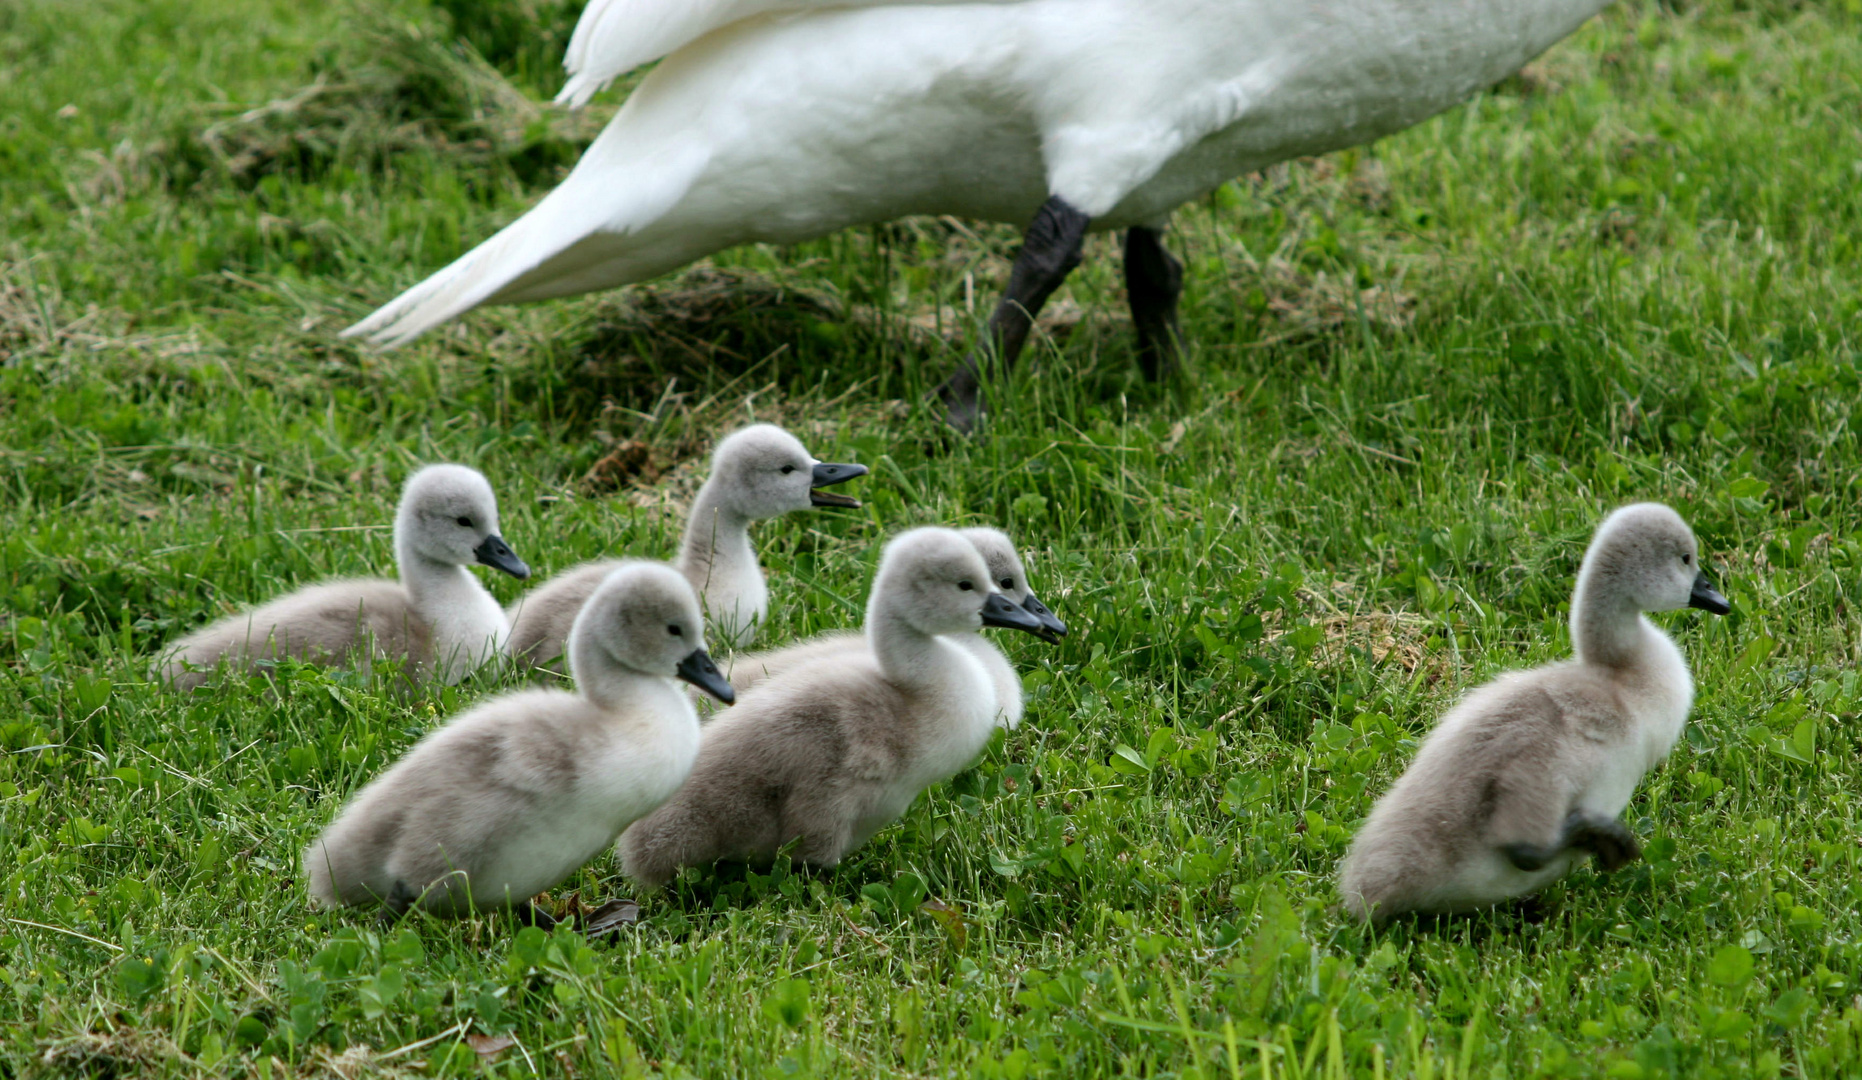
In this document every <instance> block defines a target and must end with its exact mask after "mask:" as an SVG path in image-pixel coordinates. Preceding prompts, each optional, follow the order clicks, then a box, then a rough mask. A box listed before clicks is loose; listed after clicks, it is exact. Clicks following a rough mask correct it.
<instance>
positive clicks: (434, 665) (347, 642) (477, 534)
mask: <svg viewBox="0 0 1862 1080" xmlns="http://www.w3.org/2000/svg"><path fill="white" fill-rule="evenodd" d="M394 551H395V557H396V560H397V561H398V562H399V564H400V571H401V580H400V581H398V582H395V581H382V580H374V579H354V580H343V581H331V582H326V583H324V584H321V585H313V586H311V587H309V588H305V589H299V590H298V591H296V592H294V593H291V594H289V595H287V596H282V597H279V598H278V599H276V600H273V601H270V602H269V603H266V604H261V605H260V606H258V607H256V608H253V609H252V610H250V611H245V612H241V613H240V614H237V615H230V616H228V617H226V618H224V619H221V620H219V621H218V622H215V623H213V624H211V625H209V626H207V627H205V628H204V629H201V630H197V631H195V632H194V633H192V634H189V635H188V636H187V637H184V638H182V639H181V640H180V641H177V642H175V643H174V644H173V645H171V646H169V647H168V649H167V650H166V651H165V652H164V653H163V659H162V662H161V664H160V666H159V667H158V669H157V672H158V674H159V676H160V677H161V678H163V679H164V680H166V681H168V682H170V683H172V684H173V685H174V686H176V687H177V688H180V689H184V690H191V689H193V688H195V687H197V686H200V685H202V684H204V683H206V682H207V681H208V680H209V679H211V678H212V677H213V674H214V671H215V669H216V668H218V667H219V666H220V665H221V663H223V662H225V663H230V664H235V665H237V666H239V667H241V668H244V669H250V668H254V667H258V666H260V665H263V664H266V663H269V662H272V661H276V660H277V659H279V658H281V657H286V656H290V657H296V658H297V659H300V660H305V661H309V662H311V663H317V664H326V665H336V664H341V663H344V662H347V661H348V660H350V659H351V658H352V657H359V658H360V659H361V661H362V663H364V664H367V663H368V662H370V661H371V660H385V659H402V660H405V661H407V665H408V673H409V674H410V675H411V676H412V677H414V678H416V679H418V678H422V677H425V675H427V674H428V673H430V672H437V674H438V676H439V677H440V678H441V679H442V680H443V681H445V682H447V683H456V682H458V681H459V680H461V679H463V678H465V677H466V676H467V675H469V674H471V673H472V671H473V670H475V669H476V668H477V667H478V666H479V665H481V664H483V663H484V662H485V661H486V660H488V659H491V658H492V657H495V656H499V655H501V654H502V650H503V647H504V640H505V637H506V635H508V634H509V632H510V625H509V624H508V623H507V622H506V621H505V618H504V611H503V610H502V609H501V608H499V606H498V602H497V601H496V600H495V599H493V598H492V595H491V594H490V593H489V592H487V591H485V587H484V586H483V585H481V584H479V581H478V579H477V578H475V577H473V576H472V573H471V571H469V570H467V569H466V567H467V566H469V565H471V564H473V563H482V564H484V565H486V566H491V567H495V568H497V569H499V570H502V571H504V572H505V573H507V574H510V575H511V576H513V577H517V578H526V577H529V576H530V568H529V567H527V566H525V565H524V562H523V560H522V559H519V558H518V557H517V556H516V554H514V553H513V552H512V551H511V549H510V547H509V546H508V545H507V544H505V542H504V538H503V537H501V536H499V535H498V500H497V498H496V496H494V495H493V494H492V491H491V485H490V484H489V483H487V482H486V480H485V477H484V476H483V475H481V474H480V473H479V472H478V470H476V469H471V468H467V467H466V466H464V465H429V466H427V467H426V468H424V469H421V470H420V471H419V472H417V473H415V474H414V475H413V476H411V477H409V478H408V481H407V486H406V487H405V488H404V489H403V490H402V494H401V504H400V508H399V509H398V511H397V512H396V514H395V519H394Z"/></svg>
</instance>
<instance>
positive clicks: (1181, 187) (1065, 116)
mask: <svg viewBox="0 0 1862 1080" xmlns="http://www.w3.org/2000/svg"><path fill="white" fill-rule="evenodd" d="M1607 2H1608V0H1335V2H1333V3H1325V4H1320V3H1301V4H1287V3H1282V2H1280V0H1019V2H1012V3H967V4H927V3H919V4H911V5H882V6H868V7H857V8H830V9H819V8H818V9H812V10H800V11H783V10H779V9H780V8H781V7H782V6H785V5H784V4H782V3H781V2H780V0H778V2H777V3H771V2H770V0H711V2H708V3H699V4H694V5H686V6H683V7H682V6H679V5H676V4H675V3H674V2H673V0H605V2H604V3H602V4H601V5H600V6H599V8H591V9H590V10H589V12H588V13H587V14H586V15H585V16H584V24H585V25H586V32H584V29H583V27H578V29H577V35H576V36H577V39H578V42H577V43H576V44H572V46H571V50H570V64H571V66H572V67H573V68H574V69H575V70H576V71H577V73H578V74H577V78H578V79H583V80H585V82H584V84H581V88H580V89H577V90H576V91H575V93H577V94H580V93H582V92H583V91H584V90H585V89H586V88H587V87H588V86H592V85H598V84H599V82H600V81H602V76H601V75H599V74H598V73H599V72H603V71H608V70H609V69H610V68H612V69H613V70H614V71H615V72H616V73H618V71H621V70H625V69H626V67H628V66H633V65H634V64H635V63H637V62H638V61H636V60H635V59H634V58H635V57H636V56H650V55H651V54H652V53H654V52H655V51H657V50H659V49H662V48H670V47H674V43H678V42H680V41H684V43H683V44H678V45H677V46H676V48H675V50H674V51H672V52H671V53H670V54H669V55H668V56H667V57H666V59H665V61H664V62H663V63H661V64H660V65H659V67H658V68H657V69H655V70H654V71H653V72H652V73H651V74H650V75H648V76H647V78H646V79H645V80H643V81H642V82H641V84H640V86H639V88H638V89H636V90H635V91H634V93H633V95H632V96H631V97H630V98H629V99H628V101H627V103H626V104H625V105H624V106H623V107H622V108H621V110H620V112H619V113H617V114H616V116H615V118H614V120H613V121H611V122H610V123H609V125H608V127H607V128H606V129H605V130H604V131H603V132H602V133H601V136H600V137H599V138H597V139H596V141H595V143H594V144H593V145H592V146H590V147H589V150H588V152H587V154H586V155H584V157H583V159H582V161H581V162H580V163H578V164H577V166H576V168H575V170H574V171H573V172H572V173H571V174H570V176H569V178H568V179H567V180H566V181H564V182H563V184H562V186H561V187H559V188H557V189H556V190H555V191H553V192H551V193H550V195H549V196H547V197H546V198H545V199H544V200H543V201H542V202H541V203H539V204H538V205H537V207H536V208H535V209H533V210H532V211H531V212H530V213H528V214H526V215H525V216H524V217H522V218H520V219H519V220H518V221H517V222H515V223H513V224H512V225H510V226H509V227H507V228H506V229H505V230H504V231H503V232H500V233H499V234H498V235H497V236H495V237H493V238H492V239H491V240H489V241H487V242H486V243H485V244H483V245H481V246H480V247H479V248H478V249H477V250H475V251H473V252H471V253H469V254H468V255H466V256H465V257H464V258H462V259H460V260H459V261H458V262H455V263H454V264H453V265H452V266H449V267H447V268H446V269H444V270H442V271H440V272H439V273H438V274H435V275H434V276H433V277H432V278H429V279H428V280H427V281H425V282H422V283H421V284H419V285H416V286H415V287H414V288H413V289H411V290H409V291H408V292H407V293H405V294H403V295H402V296H401V297H399V298H397V299H396V300H394V301H392V302H391V303H389V304H388V305H387V306H386V307H384V308H382V309H381V310H380V311H377V312H376V313H375V314H373V315H371V316H369V317H368V318H366V319H364V320H363V321H362V322H360V323H358V324H356V325H355V326H354V327H351V328H350V329H349V331H347V332H348V333H351V334H368V335H370V336H372V337H373V338H374V339H375V340H377V341H379V342H382V343H387V344H392V343H398V342H401V341H404V340H406V339H407V338H409V337H412V336H413V335H415V334H418V333H420V332H421V331H423V330H425V329H428V328H429V327H431V326H433V325H435V324H437V323H439V322H442V321H444V320H446V319H449V318H452V317H453V316H456V315H458V314H460V313H462V312H464V311H466V310H468V309H470V308H472V307H474V306H476V305H478V304H482V303H507V302H516V301H522V300H536V299H543V298H547V297H553V296H564V295H569V294H572V293H577V292H587V291H590V290H593V289H600V288H608V287H612V286H616V285H623V284H627V283H630V282H635V281H641V280H645V279H647V278H651V277H655V276H658V275H659V274H663V273H666V272H667V271H670V270H673V269H676V268H678V267H679V266H682V265H684V264H686V263H688V262H691V261H692V260H694V259H697V258H700V257H702V256H704V255H707V254H709V253H711V252H714V251H717V250H720V249H723V248H726V247H731V246H734V245H737V244H742V243H749V242H770V243H795V242H799V241H802V240H806V239H810V238H813V237H817V236H822V235H825V234H827V233H830V232H833V231H835V230H837V229H841V228H844V227H846V226H849V225H857V224H862V223H866V222H872V221H884V220H889V219H892V218H896V217H901V216H905V215H909V214H955V215H959V216H964V217H973V218H980V219H985V220H994V221H1005V222H1011V223H1015V224H1025V223H1027V222H1028V221H1029V219H1030V218H1031V217H1032V216H1033V214H1034V211H1035V209H1036V208H1037V207H1038V206H1040V204H1041V203H1042V202H1043V201H1044V200H1045V199H1047V198H1048V197H1049V196H1059V197H1060V198H1062V199H1064V200H1065V201H1066V202H1068V203H1069V204H1071V205H1072V206H1073V207H1075V208H1076V209H1078V210H1080V211H1083V212H1084V213H1086V214H1087V215H1089V216H1090V217H1091V218H1092V219H1093V227H1094V228H1097V229H1112V228H1123V227H1126V226H1130V225H1134V224H1144V225H1151V224H1156V223H1158V222H1160V221H1162V220H1163V219H1164V218H1165V217H1166V216H1167V215H1168V214H1169V212H1170V211H1171V210H1172V209H1174V208H1175V207H1176V206H1178V205H1180V204H1181V203H1183V202H1185V201H1187V200H1189V199H1192V198H1196V197H1197V196H1199V195H1202V194H1204V193H1206V192H1208V191H1210V190H1212V189H1213V188H1214V187H1216V186H1217V185H1218V184H1220V183H1222V182H1223V181H1225V180H1227V179H1229V178H1230V177H1233V176H1236V175H1239V174H1241V173H1244V172H1248V171H1250V170H1253V169H1258V168H1262V167H1264V166H1267V165H1270V164H1273V163H1275V162H1278V161H1283V160H1286V159H1288V158H1291V157H1296V156H1300V155H1304V154H1314V153H1321V152H1324V151H1328V150H1333V149H1337V148H1340V147H1344V146H1350V145H1355V144H1358V143H1362V142H1366V141H1369V140H1371V139H1375V138H1377V137H1379V136H1382V135H1385V134H1388V133H1390V132H1393V131H1397V130H1400V129H1402V128H1404V127H1407V126H1409V125H1411V124H1414V123H1416V122H1418V121H1420V120H1423V119H1425V118H1426V117H1428V116H1430V115H1432V114H1434V113H1436V112H1439V111H1441V110H1442V109H1445V108H1447V107H1449V106H1450V105H1453V104H1454V103H1456V102H1457V101H1460V100H1462V99H1464V98H1466V97H1467V96H1468V95H1469V94H1471V93H1473V92H1475V91H1476V90H1478V89H1480V88H1481V87H1483V86H1487V85H1490V84H1492V83H1494V82H1496V81H1498V80H1499V79H1501V78H1503V77H1505V76H1506V75H1508V74H1510V73H1511V72H1513V71H1516V70H1518V69H1519V67H1520V66H1521V65H1523V64H1524V63H1525V62H1526V61H1527V60H1529V59H1531V58H1532V57H1533V56H1535V55H1537V54H1538V53H1540V52H1542V51H1544V50H1545V49H1546V48H1548V47H1550V46H1551V45H1552V44H1553V43H1555V42H1557V41H1558V40H1559V39H1560V38H1563V37H1564V36H1566V35H1567V34H1569V33H1570V32H1571V31H1572V30H1574V29H1576V28H1577V27H1578V26H1579V25H1580V24H1582V23H1583V22H1584V21H1585V20H1586V19H1588V18H1590V17H1591V16H1592V15H1594V14H1595V13H1596V12H1597V11H1599V10H1601V9H1602V8H1603V7H1604V6H1605V4H1606V3H1607ZM752 12H757V13H759V14H754V15H751V17H743V16H744V15H745V14H746V13H752ZM732 20H734V21H732ZM630 22H631V23H632V24H633V25H636V26H637V27H639V29H638V30H637V31H630V30H628V29H627V27H628V26H629V25H630ZM688 35H697V36H688ZM624 46H631V47H624ZM610 49H613V50H615V51H613V52H611V53H610V52H609V51H608V50H610ZM609 57H614V58H616V59H613V61H612V63H609V62H608V58H609ZM623 65H624V66H623Z"/></svg>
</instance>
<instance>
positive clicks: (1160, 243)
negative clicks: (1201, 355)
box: [1125, 226, 1183, 381]
mask: <svg viewBox="0 0 1862 1080" xmlns="http://www.w3.org/2000/svg"><path fill="white" fill-rule="evenodd" d="M1125 295H1126V298H1127V299H1128V300H1129V301H1130V303H1131V322H1132V326H1133V327H1134V328H1135V329H1136V330H1137V331H1138V366H1139V368H1140V369H1141V370H1143V372H1144V377H1145V378H1147V379H1150V380H1152V381H1156V380H1158V379H1162V378H1163V377H1165V376H1166V375H1169V374H1170V373H1171V372H1173V371H1175V370H1176V369H1177V362H1178V358H1179V356H1180V355H1181V354H1182V349H1183V326H1182V324H1181V323H1180V322H1179V321H1178V319H1177V298H1178V297H1180V296H1182V295H1183V264H1182V263H1180V262H1178V261H1177V260H1176V258H1175V257H1174V256H1172V255H1171V254H1170V252H1169V251H1168V250H1166V249H1165V247H1164V234H1163V232H1162V230H1159V229H1147V228H1144V227H1142V226H1140V227H1137V228H1133V229H1129V230H1127V231H1126V233H1125Z"/></svg>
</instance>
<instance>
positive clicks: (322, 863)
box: [304, 815, 393, 908]
mask: <svg viewBox="0 0 1862 1080" xmlns="http://www.w3.org/2000/svg"><path fill="white" fill-rule="evenodd" d="M346 817H347V815H344V816H343V817H339V818H337V819H336V821H334V822H332V823H331V825H330V827H329V828H327V829H325V830H323V834H322V835H321V836H319V837H317V838H316V839H315V840H313V841H311V843H310V846H309V847H307V848H305V849H304V882H305V884H306V885H308V886H309V888H310V898H311V899H312V900H313V901H315V902H316V903H317V906H319V907H323V908H339V907H352V906H356V905H361V904H375V903H380V902H381V901H382V900H384V899H386V898H387V897H388V896H389V895H390V894H391V893H392V892H393V889H392V883H390V882H387V881H385V880H382V879H383V877H384V874H385V868H384V865H383V859H382V855H383V851H382V850H381V849H382V846H383V845H382V844H381V843H380V842H379V841H373V842H372V841H371V839H370V837H368V836H367V835H364V834H362V833H360V832H359V831H358V830H357V829H356V828H355V823H354V822H352V821H347V820H345V818H346Z"/></svg>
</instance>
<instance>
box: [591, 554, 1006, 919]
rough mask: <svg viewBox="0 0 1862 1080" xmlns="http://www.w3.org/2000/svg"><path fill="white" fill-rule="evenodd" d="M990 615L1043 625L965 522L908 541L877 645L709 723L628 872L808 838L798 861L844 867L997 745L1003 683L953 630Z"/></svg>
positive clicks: (881, 577) (739, 855)
mask: <svg viewBox="0 0 1862 1080" xmlns="http://www.w3.org/2000/svg"><path fill="white" fill-rule="evenodd" d="M986 625H987V626H1003V627H1011V628H1015V629H1021V630H1027V631H1029V632H1035V631H1038V630H1040V629H1041V623H1040V621H1039V620H1038V619H1036V618H1035V617H1034V616H1033V615H1030V614H1029V613H1028V612H1027V611H1025V610H1023V609H1022V608H1020V607H1018V606H1016V605H1014V604H1011V603H1010V602H1009V601H1008V599H1007V598H1006V597H1004V596H1003V595H1002V593H1001V591H1000V590H999V589H997V588H996V587H995V586H994V585H993V584H991V581H990V578H989V568H988V567H987V565H985V564H984V562H983V560H982V557H981V556H980V555H978V554H977V552H976V549H975V548H974V547H973V546H972V545H971V544H970V543H969V541H967V540H965V539H964V538H963V536H961V535H960V534H958V533H956V532H953V531H951V530H949V529H937V528H927V529H915V530H913V531H911V532H907V533H904V534H902V535H901V536H899V537H897V538H895V539H894V540H893V541H892V542H891V543H890V544H888V545H887V547H886V551H885V553H884V555H883V556H882V557H881V559H880V567H879V573H878V575H877V577H876V579H875V581H874V583H873V592H872V596H871V598H870V600H869V601H868V604H867V625H866V632H867V641H868V646H869V647H868V648H867V649H866V650H864V651H859V650H848V651H845V652H842V653H834V654H830V655H826V656H822V657H818V658H816V659H814V660H812V661H809V662H806V663H802V664H798V665H796V666H794V667H792V668H790V669H788V670H786V671H784V672H782V673H780V674H778V675H775V676H773V677H771V678H769V679H767V680H765V681H764V682H762V683H761V684H760V685H759V686H757V688H756V689H755V690H753V691H751V692H750V693H748V694H746V695H744V697H743V698H742V699H741V700H740V701H739V702H738V704H737V705H736V707H735V708H732V709H730V710H729V711H727V712H726V713H725V714H724V715H723V716H721V717H720V718H719V719H717V720H714V721H712V722H711V724H710V725H709V726H708V727H706V729H705V733H704V739H703V744H702V746H701V748H700V751H699V760H698V764H697V765H696V766H694V768H693V772H692V776H691V779H690V780H688V781H687V783H686V785H685V787H683V788H681V789H680V791H679V793H678V794H677V795H676V796H674V797H673V798H672V799H671V800H669V801H668V802H667V803H666V805H664V806H662V807H661V808H660V809H659V810H657V811H655V812H654V813H653V814H651V815H649V816H648V817H646V818H644V819H642V820H641V821H639V822H637V823H636V824H635V825H633V826H632V827H631V828H629V829H628V831H627V832H626V833H625V834H624V835H623V836H622V838H621V845H620V850H621V859H622V867H623V869H624V871H625V872H626V873H627V875H628V876H629V877H631V878H633V879H634V880H636V881H638V882H640V883H642V884H644V885H648V886H657V885H661V884H664V883H665V882H666V881H668V880H670V879H671V877H672V876H673V875H674V874H675V873H677V871H678V868H679V867H681V866H689V865H702V864H705V863H709V862H712V861H715V860H717V859H727V858H728V859H742V860H746V861H750V862H756V863H763V862H767V861H768V860H769V859H771V858H772V857H774V855H775V853H776V851H777V850H778V849H779V848H781V847H782V846H783V845H785V844H787V843H789V842H790V841H792V840H796V839H797V838H799V839H800V843H799V845H798V846H797V849H796V857H797V858H798V859H800V860H802V861H803V862H807V863H812V864H814V865H817V866H833V865H835V864H837V863H838V862H839V861H840V860H841V858H842V857H843V856H844V855H845V854H846V853H847V852H849V851H852V850H853V849H855V848H857V847H859V846H860V845H861V844H863V843H865V842H866V840H867V839H868V838H869V837H871V836H872V835H873V833H875V832H877V831H878V830H879V829H880V828H882V827H884V826H885V825H886V824H887V823H888V822H890V821H892V820H893V819H894V818H896V817H898V815H899V814H901V813H903V812H904V810H905V808H906V807H907V806H909V805H910V804H911V801H912V799H913V798H914V797H916V795H917V794H918V792H919V791H920V790H922V789H923V788H924V787H926V786H928V785H930V784H933V783H936V782H938V781H940V780H943V779H945V778H947V777H949V776H951V775H952V774H954V773H956V772H957V771H958V770H959V769H961V768H963V767H964V766H966V765H968V764H969V763H970V761H972V760H973V759H974V758H975V756H976V754H977V753H978V752H980V751H981V750H982V748H983V746H984V745H985V744H987V742H988V741H989V736H990V732H991V731H992V730H993V729H994V727H995V717H996V713H997V700H996V690H995V684H994V681H993V680H992V678H991V677H990V674H989V672H988V671H987V670H986V669H985V668H984V667H983V665H982V664H980V663H979V662H978V661H977V660H976V658H975V656H974V655H972V654H971V653H970V652H969V651H968V650H966V649H964V648H963V647H962V646H961V645H959V644H957V643H956V642H954V641H953V640H952V635H960V634H965V633H972V632H974V631H976V630H978V629H980V628H981V627H983V626H986Z"/></svg>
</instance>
